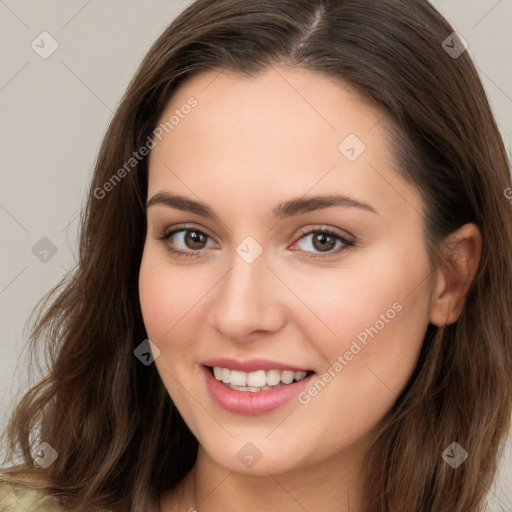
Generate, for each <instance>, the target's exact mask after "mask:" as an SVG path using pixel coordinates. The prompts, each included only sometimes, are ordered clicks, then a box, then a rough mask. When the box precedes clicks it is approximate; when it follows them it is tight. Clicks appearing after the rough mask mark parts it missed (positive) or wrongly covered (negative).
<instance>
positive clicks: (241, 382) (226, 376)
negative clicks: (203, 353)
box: [213, 366, 307, 392]
mask: <svg viewBox="0 0 512 512" xmlns="http://www.w3.org/2000/svg"><path fill="white" fill-rule="evenodd" d="M213 374H214V376H215V378H216V379H217V380H220V381H222V382H224V384H227V385H228V387H230V388H231V389H236V390H238V391H251V392H256V391H261V389H262V388H265V389H268V388H269V386H277V385H279V384H281V383H282V384H291V383H292V382H293V381H294V380H295V381H296V382H297V381H299V380H302V379H303V378H304V377H306V375H307V372H305V371H297V372H294V371H292V370H267V371H265V370H257V371H255V372H249V373H247V372H241V371H239V370H230V369H229V368H220V367H218V366H214V367H213Z"/></svg>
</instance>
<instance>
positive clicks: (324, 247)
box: [295, 228, 355, 258]
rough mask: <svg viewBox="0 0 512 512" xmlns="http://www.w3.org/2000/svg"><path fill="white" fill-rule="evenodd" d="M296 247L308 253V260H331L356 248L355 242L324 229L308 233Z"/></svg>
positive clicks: (331, 230)
mask: <svg viewBox="0 0 512 512" xmlns="http://www.w3.org/2000/svg"><path fill="white" fill-rule="evenodd" d="M295 245H296V246H297V247H298V248H299V249H300V250H301V251H303V252H305V253H307V257H308V258H329V257H331V256H333V257H334V256H337V255H338V254H339V253H340V252H342V251H344V250H347V249H350V248H352V247H354V245H355V242H354V241H352V240H349V239H347V238H345V237H344V236H342V235H341V233H339V232H337V231H334V230H333V229H330V228H322V229H315V230H312V231H309V232H306V233H305V234H304V235H303V236H302V237H301V238H300V239H299V240H298V242H296V244H295ZM301 245H302V247H301ZM322 253H324V254H322Z"/></svg>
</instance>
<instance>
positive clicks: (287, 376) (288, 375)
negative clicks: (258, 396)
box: [281, 370, 295, 384]
mask: <svg viewBox="0 0 512 512" xmlns="http://www.w3.org/2000/svg"><path fill="white" fill-rule="evenodd" d="M294 377H295V372H292V371H288V370H285V371H284V372H283V373H282V374H281V381H282V382H284V383H285V384H291V383H292V382H293V378H294Z"/></svg>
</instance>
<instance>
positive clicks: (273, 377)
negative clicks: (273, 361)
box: [267, 370, 281, 386]
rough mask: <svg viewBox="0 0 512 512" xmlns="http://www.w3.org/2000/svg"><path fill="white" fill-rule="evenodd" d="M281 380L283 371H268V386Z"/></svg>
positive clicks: (274, 384)
mask: <svg viewBox="0 0 512 512" xmlns="http://www.w3.org/2000/svg"><path fill="white" fill-rule="evenodd" d="M280 382H281V372H280V371H279V370H268V371H267V386H277V385H278V384H279V383H280Z"/></svg>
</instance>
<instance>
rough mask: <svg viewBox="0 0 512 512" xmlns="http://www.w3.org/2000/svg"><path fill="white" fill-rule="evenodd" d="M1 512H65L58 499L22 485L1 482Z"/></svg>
mask: <svg viewBox="0 0 512 512" xmlns="http://www.w3.org/2000/svg"><path fill="white" fill-rule="evenodd" d="M0 512H63V509H62V507H60V506H59V503H58V501H57V498H55V497H53V496H48V495H47V494H44V493H43V492H41V491H39V490H37V489H34V488H31V487H30V486H28V485H26V484H22V483H7V482H0Z"/></svg>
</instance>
